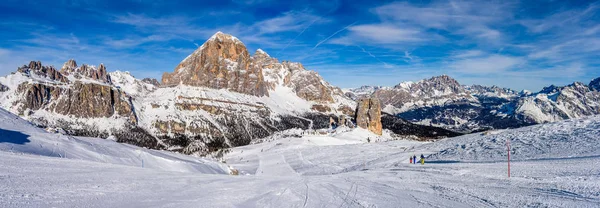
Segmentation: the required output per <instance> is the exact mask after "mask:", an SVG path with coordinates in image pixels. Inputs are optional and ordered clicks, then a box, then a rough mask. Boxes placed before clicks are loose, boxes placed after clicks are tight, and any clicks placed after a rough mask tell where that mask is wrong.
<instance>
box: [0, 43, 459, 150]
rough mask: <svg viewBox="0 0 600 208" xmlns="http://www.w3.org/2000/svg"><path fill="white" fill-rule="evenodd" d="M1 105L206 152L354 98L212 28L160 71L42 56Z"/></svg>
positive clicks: (137, 140)
mask: <svg viewBox="0 0 600 208" xmlns="http://www.w3.org/2000/svg"><path fill="white" fill-rule="evenodd" d="M0 106H1V107H2V108H4V109H6V110H8V111H10V112H11V113H14V114H16V115H19V116H20V117H22V118H24V119H27V120H29V121H30V122H32V123H34V124H36V125H38V126H42V127H47V128H48V129H53V130H55V131H60V132H66V133H68V134H72V135H78V136H93V137H102V138H107V137H109V136H111V135H112V136H114V137H116V138H117V141H119V142H125V143H130V144H134V145H138V146H143V147H148V148H153V149H166V150H171V151H177V152H182V153H186V154H199V155H202V154H204V153H206V152H210V151H213V150H216V149H220V148H226V147H232V146H239V145H245V144H248V143H250V141H251V140H253V139H256V138H263V137H266V136H269V135H271V134H273V133H274V132H277V131H282V130H286V129H290V128H301V129H320V128H328V127H329V124H330V120H334V121H337V120H351V119H352V118H353V117H354V114H355V110H356V101H355V100H353V99H351V98H350V97H348V96H346V95H345V94H344V92H343V91H342V90H341V89H340V88H338V87H335V86H332V85H330V84H329V83H327V82H326V81H325V80H324V79H323V78H322V77H321V76H320V75H319V74H318V73H317V72H314V71H309V70H307V69H305V68H304V66H302V64H300V63H295V62H289V61H282V62H280V61H278V60H277V59H275V58H273V57H271V56H269V55H268V54H267V53H266V52H264V51H263V50H260V49H259V50H257V51H256V52H255V53H254V54H250V53H249V52H248V50H247V49H246V47H245V45H244V44H243V43H242V42H241V41H240V40H239V39H237V38H235V37H233V36H231V35H228V34H224V33H221V32H218V33H216V34H215V35H213V36H212V37H211V38H210V39H208V40H207V41H206V42H205V43H204V44H203V45H202V46H200V47H199V48H198V49H197V50H196V51H194V52H193V53H192V54H190V55H189V56H188V57H186V58H185V59H184V60H183V61H182V62H181V63H179V65H177V66H176V67H175V70H174V71H173V72H172V73H164V75H163V77H162V79H161V82H159V81H158V80H156V79H149V78H145V79H136V78H134V77H133V76H132V75H131V74H129V73H128V72H121V71H116V72H111V73H108V72H107V70H106V67H105V66H104V65H102V64H100V65H99V66H91V65H86V64H82V65H79V64H78V63H77V62H76V61H75V60H69V61H67V62H66V63H65V64H64V65H63V66H62V67H61V68H60V69H57V68H55V67H53V66H44V65H42V63H41V62H39V61H32V62H30V63H29V64H28V65H24V66H22V67H19V68H18V69H17V71H16V72H13V73H12V74H10V75H8V76H5V77H0ZM384 120H385V121H384V124H383V128H387V129H391V130H392V131H393V132H395V133H397V134H402V135H416V136H417V137H419V138H438V137H440V136H442V137H443V136H455V135H458V134H456V133H454V132H451V131H447V130H444V129H441V128H437V127H429V126H421V125H416V124H412V123H410V122H407V121H405V120H403V119H401V118H398V117H396V116H390V115H386V116H385V119H384Z"/></svg>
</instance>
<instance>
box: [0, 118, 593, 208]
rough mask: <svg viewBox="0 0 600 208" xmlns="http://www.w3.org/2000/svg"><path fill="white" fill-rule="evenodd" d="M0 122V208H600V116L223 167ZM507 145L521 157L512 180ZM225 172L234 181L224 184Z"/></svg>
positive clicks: (359, 138)
mask: <svg viewBox="0 0 600 208" xmlns="http://www.w3.org/2000/svg"><path fill="white" fill-rule="evenodd" d="M1 113H2V114H1V115H2V120H1V121H0V129H1V133H2V134H1V136H0V163H1V164H2V165H0V202H1V203H0V207H597V206H598V205H599V204H600V169H599V168H598V167H600V148H599V147H600V143H598V142H597V141H598V140H599V139H600V135H599V134H598V129H599V128H598V127H599V126H600V116H594V117H587V118H582V119H577V120H567V121H563V122H558V123H553V124H543V125H536V126H531V127H526V128H521V129H515V130H504V131H493V132H487V133H478V134H470V135H465V136H461V137H455V138H448V139H444V140H440V141H437V142H433V143H428V142H417V141H410V140H394V139H393V138H391V137H389V136H386V134H384V135H383V136H375V135H373V134H371V133H369V132H368V131H366V130H362V129H353V130H351V129H348V130H346V131H338V133H332V134H331V133H330V134H327V135H320V134H318V133H317V134H308V133H305V132H301V133H300V134H299V135H298V136H280V137H277V136H274V137H272V138H270V139H268V140H264V141H263V142H261V143H256V144H251V145H247V146H241V147H236V148H232V149H230V151H229V153H227V154H225V156H224V157H223V158H222V160H224V161H225V163H222V162H218V161H215V160H212V159H200V158H197V157H191V156H184V155H179V154H176V153H170V152H165V151H155V150H147V149H144V148H139V147H135V146H131V145H126V144H120V143H116V142H114V141H110V140H102V139H95V138H82V137H68V136H62V135H60V134H56V133H47V132H46V131H44V130H42V129H38V128H36V127H34V126H32V125H30V124H29V123H28V122H27V121H24V120H22V119H20V118H18V117H17V116H14V115H11V114H9V113H8V112H6V111H1ZM303 133H304V135H302V134H303ZM507 138H509V139H510V140H511V145H512V152H511V157H513V158H514V159H515V160H514V161H512V163H511V170H512V172H511V178H508V177H507V163H506V146H505V142H506V139H507ZM420 154H424V155H425V156H426V157H427V158H426V162H425V165H421V164H409V157H410V156H413V155H416V156H417V157H418V156H420ZM473 155H479V156H478V157H475V156H473ZM142 160H143V162H142ZM142 166H143V167H142ZM228 167H232V168H235V169H236V170H238V171H239V175H229V174H228V171H229V170H228Z"/></svg>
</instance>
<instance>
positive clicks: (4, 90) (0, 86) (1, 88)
mask: <svg viewBox="0 0 600 208" xmlns="http://www.w3.org/2000/svg"><path fill="white" fill-rule="evenodd" d="M8 90H9V88H8V87H7V86H4V85H3V84H2V83H0V92H6V91H8Z"/></svg>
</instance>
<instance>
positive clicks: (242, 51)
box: [162, 32, 268, 96]
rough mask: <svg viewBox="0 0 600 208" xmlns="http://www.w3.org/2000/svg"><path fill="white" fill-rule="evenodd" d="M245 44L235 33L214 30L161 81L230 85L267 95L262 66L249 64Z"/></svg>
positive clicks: (245, 90)
mask: <svg viewBox="0 0 600 208" xmlns="http://www.w3.org/2000/svg"><path fill="white" fill-rule="evenodd" d="M251 62H252V61H251V58H250V54H249V53H248V50H247V49H246V46H245V45H244V44H243V43H242V42H241V41H240V40H239V39H237V38H236V37H233V36H232V35H229V34H225V33H222V32H217V33H215V34H214V35H213V36H212V37H211V38H209V39H208V40H207V41H206V42H205V43H204V44H202V46H200V48H198V49H197V50H196V51H194V52H193V53H192V54H191V55H189V56H188V57H187V58H185V59H184V60H183V61H182V62H181V63H179V65H178V66H177V67H175V71H174V72H173V73H164V74H163V77H162V84H163V85H167V86H173V85H179V84H183V85H190V86H201V87H209V88H215V89H229V90H232V91H235V92H239V93H245V94H250V95H256V96H263V95H268V92H267V88H266V85H265V82H264V77H263V74H262V68H261V67H256V66H253V65H252V64H251Z"/></svg>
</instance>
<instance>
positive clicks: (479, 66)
mask: <svg viewBox="0 0 600 208" xmlns="http://www.w3.org/2000/svg"><path fill="white" fill-rule="evenodd" d="M524 63H525V60H524V59H523V58H521V57H512V56H503V55H495V54H494V55H490V56H486V57H480V58H467V59H462V60H458V61H455V62H454V63H451V64H450V66H449V67H450V68H452V69H454V70H455V71H456V72H460V73H467V74H497V73H504V72H507V71H509V70H511V69H514V68H515V67H518V66H520V65H522V64H524Z"/></svg>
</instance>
